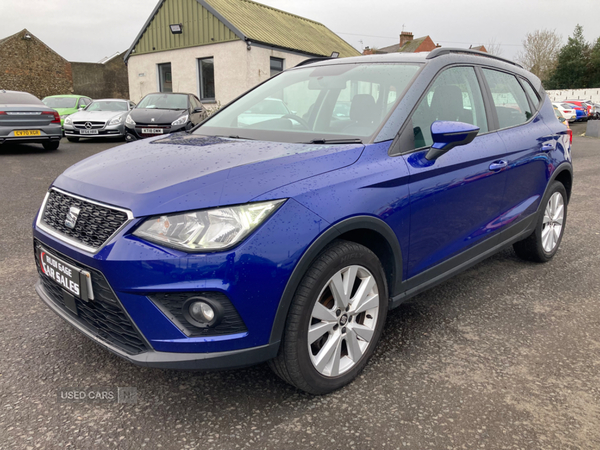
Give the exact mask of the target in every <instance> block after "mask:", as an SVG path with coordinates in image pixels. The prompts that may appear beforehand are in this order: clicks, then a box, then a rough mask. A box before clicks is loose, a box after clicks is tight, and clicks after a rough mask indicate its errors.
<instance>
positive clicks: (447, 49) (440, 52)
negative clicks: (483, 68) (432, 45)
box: [426, 47, 523, 69]
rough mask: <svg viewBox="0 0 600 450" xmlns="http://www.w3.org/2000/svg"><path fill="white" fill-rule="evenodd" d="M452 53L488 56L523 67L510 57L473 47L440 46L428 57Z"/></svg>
mask: <svg viewBox="0 0 600 450" xmlns="http://www.w3.org/2000/svg"><path fill="white" fill-rule="evenodd" d="M452 53H454V54H456V53H458V54H460V53H463V54H467V55H477V56H485V57H487V58H492V59H497V60H498V61H502V62H505V63H509V64H512V65H513V66H517V67H520V68H521V69H522V68H523V66H522V65H521V64H518V63H516V62H514V61H511V60H510V59H505V58H501V57H500V56H496V55H490V54H489V53H484V52H480V51H478V50H473V49H471V48H451V47H438V48H436V49H434V50H432V51H430V52H429V55H427V58H426V59H433V58H437V57H438V56H442V55H449V54H452Z"/></svg>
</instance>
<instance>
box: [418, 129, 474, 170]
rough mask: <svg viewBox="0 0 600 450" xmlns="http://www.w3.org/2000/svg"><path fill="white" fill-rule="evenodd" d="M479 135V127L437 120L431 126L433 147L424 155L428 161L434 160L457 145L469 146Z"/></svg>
mask: <svg viewBox="0 0 600 450" xmlns="http://www.w3.org/2000/svg"><path fill="white" fill-rule="evenodd" d="M477 133H479V127H476V126H475V125H471V124H470V123H463V122H449V121H442V120H438V121H436V122H433V123H432V124H431V137H432V139H433V145H432V146H431V148H430V149H429V152H427V155H425V158H426V159H428V160H432V159H436V158H439V157H440V156H442V155H443V154H444V153H446V152H447V151H448V150H451V149H453V148H454V147H456V146H458V145H466V144H469V143H471V142H472V141H473V139H475V136H477Z"/></svg>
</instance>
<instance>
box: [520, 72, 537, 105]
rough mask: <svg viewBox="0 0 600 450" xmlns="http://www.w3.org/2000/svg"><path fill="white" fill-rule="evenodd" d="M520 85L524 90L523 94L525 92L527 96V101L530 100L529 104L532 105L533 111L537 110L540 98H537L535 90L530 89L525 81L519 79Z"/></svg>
mask: <svg viewBox="0 0 600 450" xmlns="http://www.w3.org/2000/svg"><path fill="white" fill-rule="evenodd" d="M521 84H522V85H523V87H524V88H525V92H527V95H528V96H529V99H530V100H531V104H532V105H533V107H534V108H535V109H537V107H538V106H539V104H540V98H539V97H538V96H537V94H536V92H535V90H534V89H533V88H532V87H531V85H530V84H529V83H528V82H527V81H525V80H523V79H521Z"/></svg>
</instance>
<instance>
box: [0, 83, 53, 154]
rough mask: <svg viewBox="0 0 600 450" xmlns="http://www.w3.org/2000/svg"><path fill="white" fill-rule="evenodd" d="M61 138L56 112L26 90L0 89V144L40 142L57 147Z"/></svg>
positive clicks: (47, 147)
mask: <svg viewBox="0 0 600 450" xmlns="http://www.w3.org/2000/svg"><path fill="white" fill-rule="evenodd" d="M61 137H62V129H61V126H60V116H59V115H58V112H56V111H55V110H53V109H52V108H48V107H47V106H46V105H44V104H43V103H42V101H41V100H40V99H39V98H37V97H36V96H34V95H31V94H29V93H27V92H20V91H6V90H3V89H0V144H3V143H5V142H14V143H30V142H39V143H41V144H42V145H43V146H44V148H45V149H46V150H56V149H57V148H58V146H59V144H60V138H61Z"/></svg>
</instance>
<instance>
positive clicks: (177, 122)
mask: <svg viewBox="0 0 600 450" xmlns="http://www.w3.org/2000/svg"><path fill="white" fill-rule="evenodd" d="M204 116H205V112H204V108H203V107H202V103H200V100H198V97H196V96H195V95H193V94H184V93H177V94H173V93H164V92H162V93H155V94H148V95H146V96H145V97H144V98H143V99H142V100H141V101H140V102H139V103H138V105H137V107H136V108H135V109H133V110H132V111H131V112H130V113H129V115H128V116H127V119H125V128H126V132H127V140H128V141H135V140H137V139H143V138H147V137H151V136H156V135H159V134H169V133H173V132H175V131H184V130H189V129H191V128H193V127H194V126H195V125H197V124H199V123H200V122H201V121H202V120H203V119H204Z"/></svg>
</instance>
